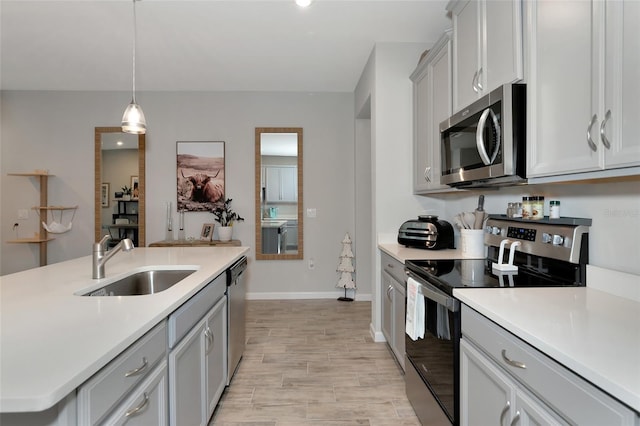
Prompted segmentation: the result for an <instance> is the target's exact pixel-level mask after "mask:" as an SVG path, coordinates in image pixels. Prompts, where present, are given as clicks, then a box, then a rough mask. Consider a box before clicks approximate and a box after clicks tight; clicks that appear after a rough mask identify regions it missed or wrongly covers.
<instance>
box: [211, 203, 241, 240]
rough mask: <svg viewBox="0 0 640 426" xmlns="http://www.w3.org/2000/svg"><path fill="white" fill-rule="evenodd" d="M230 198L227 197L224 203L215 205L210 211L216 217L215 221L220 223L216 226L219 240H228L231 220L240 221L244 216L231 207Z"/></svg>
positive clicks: (231, 224) (229, 238) (230, 231)
mask: <svg viewBox="0 0 640 426" xmlns="http://www.w3.org/2000/svg"><path fill="white" fill-rule="evenodd" d="M231 201H232V199H231V198H227V199H226V200H225V202H224V204H223V205H222V206H220V207H216V208H215V209H213V210H212V211H211V213H213V215H214V216H215V218H216V222H218V223H219V224H220V226H219V227H218V237H219V238H220V241H230V240H231V233H232V228H231V227H232V226H233V222H242V221H244V218H242V217H240V215H239V214H238V213H236V212H235V211H233V209H232V208H231Z"/></svg>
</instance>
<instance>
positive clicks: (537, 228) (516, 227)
mask: <svg viewBox="0 0 640 426" xmlns="http://www.w3.org/2000/svg"><path fill="white" fill-rule="evenodd" d="M589 226H591V219H582V218H561V219H548V218H545V219H541V220H523V219H509V218H507V217H506V216H504V215H491V216H489V219H488V220H487V222H486V225H485V244H486V245H488V246H494V247H499V246H500V243H501V242H502V241H503V240H505V239H507V240H512V241H519V242H520V246H518V247H517V249H516V250H518V251H522V252H524V253H530V254H535V255H538V256H544V257H549V258H553V259H559V260H564V261H568V262H573V263H578V262H579V257H580V247H581V246H582V243H583V239H585V240H586V239H587V238H588V234H589Z"/></svg>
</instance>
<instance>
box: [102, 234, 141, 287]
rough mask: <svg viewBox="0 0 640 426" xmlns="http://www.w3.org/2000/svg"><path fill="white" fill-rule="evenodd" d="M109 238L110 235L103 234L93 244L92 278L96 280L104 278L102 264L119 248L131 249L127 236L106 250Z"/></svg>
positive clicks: (131, 243) (131, 242) (123, 249)
mask: <svg viewBox="0 0 640 426" xmlns="http://www.w3.org/2000/svg"><path fill="white" fill-rule="evenodd" d="M110 239H111V236H109V235H105V236H104V237H102V239H101V240H100V242H99V243H95V244H94V245H93V279H94V280H97V279H100V278H104V264H105V263H107V261H108V260H109V259H111V258H112V257H113V255H114V254H116V253H117V252H118V251H120V249H122V251H131V250H133V247H134V246H133V241H131V240H130V239H129V238H125V239H123V240H121V241H120V242H119V243H118V245H116V246H115V247H114V248H113V249H111V250H110V251H107V242H108V241H109V240H110Z"/></svg>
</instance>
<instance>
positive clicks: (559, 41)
mask: <svg viewBox="0 0 640 426" xmlns="http://www.w3.org/2000/svg"><path fill="white" fill-rule="evenodd" d="M525 14H526V22H527V23H528V25H529V28H527V34H528V39H527V40H526V46H527V49H528V53H527V56H528V57H529V61H528V67H527V76H528V77H527V105H528V107H527V108H528V111H527V121H528V123H529V124H528V125H527V141H528V143H527V175H528V177H534V178H535V177H550V176H559V175H565V174H577V173H584V172H597V173H595V174H594V173H588V174H583V175H582V176H580V175H576V176H577V177H576V176H571V179H580V178H581V177H582V178H584V179H587V178H594V177H607V176H622V175H631V174H638V173H639V172H640V170H639V169H638V166H640V139H638V137H637V130H636V121H637V117H639V116H640V85H639V84H638V75H640V29H639V27H638V22H640V3H638V2H637V1H633V0H626V1H620V0H610V1H600V0H594V1H584V2H580V1H562V2H527V7H526V9H525ZM558 16H570V17H571V19H570V20H565V19H561V20H559V19H557V17H558ZM624 168H629V169H627V170H624Z"/></svg>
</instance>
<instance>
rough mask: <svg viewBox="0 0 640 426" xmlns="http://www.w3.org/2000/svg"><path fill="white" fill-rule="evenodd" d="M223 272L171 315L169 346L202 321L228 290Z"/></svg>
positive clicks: (173, 344)
mask: <svg viewBox="0 0 640 426" xmlns="http://www.w3.org/2000/svg"><path fill="white" fill-rule="evenodd" d="M226 278H227V274H226V272H223V273H222V274H220V275H218V276H217V277H216V278H215V279H214V280H213V281H211V282H210V283H209V284H207V286H206V287H205V288H203V289H202V290H200V291H199V292H198V293H197V294H196V295H195V296H193V297H192V298H191V299H189V300H188V301H187V302H186V303H185V304H184V305H182V306H181V307H180V308H178V309H177V310H176V311H175V312H174V313H172V314H171V315H170V316H169V325H168V327H169V348H173V347H174V346H175V345H176V344H177V343H178V342H179V341H180V340H182V338H183V337H184V336H186V334H187V333H188V332H189V331H190V330H191V329H192V328H193V327H194V326H195V325H196V324H197V323H198V321H200V319H201V318H202V317H203V316H204V315H205V314H206V313H207V312H208V311H209V309H211V307H212V306H213V305H215V304H216V302H217V301H218V300H219V299H220V298H221V297H222V296H223V295H224V293H225V291H226V290H227V280H226Z"/></svg>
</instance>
